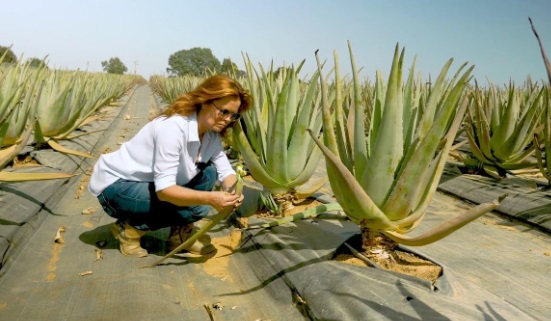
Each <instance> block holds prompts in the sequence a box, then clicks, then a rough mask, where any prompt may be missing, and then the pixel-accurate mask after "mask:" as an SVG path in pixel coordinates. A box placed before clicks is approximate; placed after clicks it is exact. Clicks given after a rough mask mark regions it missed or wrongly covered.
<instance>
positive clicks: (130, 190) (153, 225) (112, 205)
mask: <svg viewBox="0 0 551 321" xmlns="http://www.w3.org/2000/svg"><path fill="white" fill-rule="evenodd" d="M215 182H216V167H215V166H214V164H213V163H211V162H209V163H207V164H206V165H205V168H204V169H203V170H202V171H201V172H199V174H197V176H195V177H194V178H193V179H192V180H191V181H190V182H189V183H187V184H186V185H184V186H185V187H187V188H191V189H194V190H200V191H211V190H212V189H213V187H214V183H215ZM98 200H99V203H100V204H101V206H102V207H103V209H104V210H105V212H106V213H107V214H108V215H109V216H111V217H114V218H116V219H118V220H121V221H125V222H127V223H128V224H130V225H131V226H134V227H135V228H137V229H139V230H142V231H148V230H157V229H160V228H163V227H168V226H181V225H185V224H188V223H193V222H196V221H198V220H200V219H202V218H203V217H205V216H206V215H207V214H208V212H209V211H210V206H208V205H197V206H176V205H174V204H172V203H169V202H164V201H161V200H159V198H158V197H157V193H156V192H155V184H154V183H152V182H135V181H127V180H123V179H119V180H118V181H116V182H115V183H113V184H111V185H110V186H109V187H107V188H106V189H105V190H104V191H103V192H102V193H101V194H100V195H98Z"/></svg>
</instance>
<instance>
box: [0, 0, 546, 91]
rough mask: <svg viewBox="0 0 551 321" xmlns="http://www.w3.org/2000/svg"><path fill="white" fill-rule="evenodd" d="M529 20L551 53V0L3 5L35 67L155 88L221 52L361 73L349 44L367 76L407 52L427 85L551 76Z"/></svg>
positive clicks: (53, 0)
mask: <svg viewBox="0 0 551 321" xmlns="http://www.w3.org/2000/svg"><path fill="white" fill-rule="evenodd" d="M528 17H531V18H532V21H533V22H534V25H535V27H536V30H537V31H538V33H539V35H540V38H541V40H542V42H543V45H544V48H546V49H547V52H548V55H550V56H551V1H550V0H438V1H437V0H432V1H429V0H378V1H375V0H340V1H337V0H334V1H329V0H278V1H267V0H256V1H255V0H231V1H230V0H226V1H223V0H202V1H198V0H195V1H185V0H180V1H176V0H170V1H169V0H157V1H147V0H118V1H117V0H88V1H74V0H70V1H69V0H59V1H57V0H49V1H39V0H28V1H27V0H19V1H13V0H11V1H6V0H0V45H1V46H12V51H13V52H14V53H15V54H16V55H17V56H18V57H21V56H22V55H23V57H24V59H26V58H30V57H38V58H43V57H45V56H46V55H48V65H49V66H50V67H51V68H60V69H81V70H88V71H93V72H100V71H102V67H101V62H102V61H104V60H109V58H111V57H118V58H120V59H121V61H122V62H123V63H124V64H125V65H126V66H127V67H128V72H129V73H137V74H140V75H142V76H143V77H145V78H146V79H148V78H149V77H150V76H151V75H167V73H166V68H167V67H168V58H169V57H170V55H171V54H173V53H175V52H177V51H180V50H187V49H191V48H194V47H201V48H210V49H211V50H212V53H213V54H214V56H215V57H216V58H218V59H219V60H220V61H222V60H223V59H225V58H230V59H231V60H232V61H233V62H234V63H236V64H237V66H238V67H239V68H240V69H242V70H244V69H245V68H244V67H243V66H244V64H243V56H242V55H243V54H247V55H248V56H249V57H250V59H251V61H252V62H253V64H255V65H256V66H258V64H261V65H262V66H264V67H268V66H269V65H270V63H271V62H273V63H274V66H276V67H278V66H289V65H291V64H294V65H298V64H299V63H300V62H302V61H303V60H305V64H304V67H303V69H302V75H303V76H308V75H312V73H313V72H314V71H315V70H316V68H317V66H316V59H315V55H314V52H315V51H316V50H318V49H319V57H320V59H321V60H322V61H327V63H328V64H329V65H331V66H333V64H334V63H333V53H334V52H336V53H337V54H338V57H339V66H340V68H341V74H343V75H345V74H350V70H351V69H350V58H349V52H348V46H347V42H348V41H350V43H351V46H352V52H353V54H354V58H355V61H356V65H357V66H358V67H362V70H361V77H363V78H364V79H374V77H375V71H376V70H381V71H382V72H383V75H384V76H385V77H387V75H388V73H389V71H390V65H391V62H392V57H393V53H394V49H395V46H396V45H397V44H399V45H400V48H405V60H404V64H405V65H404V68H406V69H409V68H410V66H411V63H412V62H413V58H414V57H417V58H416V59H417V65H416V70H417V71H418V72H420V73H421V75H422V77H423V78H425V79H427V78H428V77H429V76H431V77H433V78H434V77H436V76H437V75H438V73H439V72H440V70H441V68H442V66H443V65H444V64H445V63H446V61H447V60H449V59H450V58H454V63H453V65H452V68H451V70H452V71H455V70H457V68H458V67H459V66H460V65H461V64H463V63H465V62H468V63H469V65H475V68H474V73H473V76H474V77H475V79H477V80H478V81H479V83H487V81H490V82H491V83H494V84H497V85H505V84H508V83H509V82H510V81H513V82H515V84H519V85H521V84H522V83H523V82H524V81H525V80H526V79H527V77H528V76H530V77H531V78H532V79H533V80H535V81H543V80H546V79H547V74H546V71H545V66H544V64H543V60H542V57H541V53H540V50H539V47H538V44H537V40H536V38H535V36H534V34H533V33H532V30H531V27H530V23H529V21H528Z"/></svg>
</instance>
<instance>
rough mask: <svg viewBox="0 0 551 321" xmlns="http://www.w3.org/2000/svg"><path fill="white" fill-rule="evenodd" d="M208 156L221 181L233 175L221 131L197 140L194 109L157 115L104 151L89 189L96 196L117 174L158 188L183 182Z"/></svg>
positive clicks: (190, 176)
mask: <svg viewBox="0 0 551 321" xmlns="http://www.w3.org/2000/svg"><path fill="white" fill-rule="evenodd" d="M209 160H211V161H212V162H213V163H214V165H215V167H216V171H217V173H218V180H219V181H220V182H222V181H224V179H225V178H226V177H228V176H229V175H232V174H233V175H235V171H234V170H233V168H232V167H231V165H230V162H229V161H228V158H227V157H226V154H225V153H224V151H223V150H222V143H221V139H220V135H219V134H218V133H216V132H212V131H207V132H205V133H204V135H203V139H202V142H201V141H200V140H199V132H198V125H197V113H194V114H193V115H191V116H187V117H186V116H180V115H175V116H172V117H169V118H167V117H159V118H156V119H154V120H152V121H151V122H149V123H147V124H146V125H145V126H144V127H143V128H142V129H141V130H140V131H139V132H138V133H137V134H136V136H134V137H133V138H132V139H131V140H129V141H127V142H125V143H123V144H122V146H121V148H120V149H119V150H117V151H115V152H112V153H108V154H103V155H102V156H101V157H100V158H99V159H98V161H97V162H96V164H95V165H94V172H93V173H92V176H91V177H90V183H89V184H88V189H89V190H90V192H91V193H92V194H93V195H95V196H98V195H99V194H101V192H103V190H105V189H106V188H107V187H108V186H109V185H111V184H113V183H114V182H115V181H117V180H118V179H119V178H122V179H125V180H130V181H139V182H154V183H155V191H156V192H158V191H160V190H163V189H165V188H167V187H170V186H173V185H181V186H182V185H185V184H187V183H188V182H189V181H190V180H191V179H192V178H193V177H195V175H197V174H198V173H199V169H198V168H197V163H200V162H203V163H206V162H208V161H209Z"/></svg>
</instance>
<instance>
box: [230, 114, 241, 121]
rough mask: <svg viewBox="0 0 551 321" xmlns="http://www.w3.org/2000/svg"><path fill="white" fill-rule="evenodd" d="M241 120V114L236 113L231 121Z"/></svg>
mask: <svg viewBox="0 0 551 321" xmlns="http://www.w3.org/2000/svg"><path fill="white" fill-rule="evenodd" d="M239 118H241V114H238V113H235V114H232V115H231V119H232V120H234V121H235V120H238V119H239Z"/></svg>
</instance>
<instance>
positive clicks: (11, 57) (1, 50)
mask: <svg viewBox="0 0 551 321" xmlns="http://www.w3.org/2000/svg"><path fill="white" fill-rule="evenodd" d="M4 54H6V56H5V57H4V60H3V61H2V62H3V63H8V64H10V63H14V62H16V61H17V56H15V54H14V53H13V51H11V48H10V47H3V46H0V58H1V57H2V56H3V55H4Z"/></svg>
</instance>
